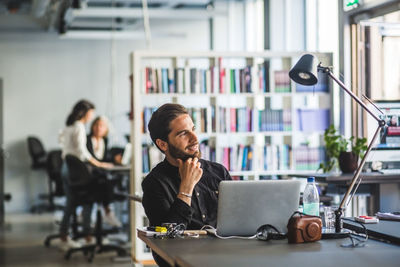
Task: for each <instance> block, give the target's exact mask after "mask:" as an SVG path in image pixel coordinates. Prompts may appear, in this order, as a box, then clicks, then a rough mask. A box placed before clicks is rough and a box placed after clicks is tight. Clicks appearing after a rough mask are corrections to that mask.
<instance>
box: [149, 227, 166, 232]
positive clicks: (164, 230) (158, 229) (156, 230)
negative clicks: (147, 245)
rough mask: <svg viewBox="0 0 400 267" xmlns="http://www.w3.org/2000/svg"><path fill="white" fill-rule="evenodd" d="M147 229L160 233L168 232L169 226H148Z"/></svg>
mask: <svg viewBox="0 0 400 267" xmlns="http://www.w3.org/2000/svg"><path fill="white" fill-rule="evenodd" d="M147 231H155V232H159V233H166V232H167V228H166V227H163V226H147Z"/></svg>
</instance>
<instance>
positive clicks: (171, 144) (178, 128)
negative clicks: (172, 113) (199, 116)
mask: <svg viewBox="0 0 400 267" xmlns="http://www.w3.org/2000/svg"><path fill="white" fill-rule="evenodd" d="M169 126H170V129H171V132H170V133H169V135H168V141H167V144H168V149H167V151H166V153H169V155H170V156H171V157H173V158H175V159H181V160H183V161H186V160H187V159H188V158H194V157H197V158H200V156H201V155H200V150H199V142H198V139H197V136H196V133H195V127H194V124H193V121H192V119H191V118H190V116H189V115H187V114H183V115H180V116H178V117H177V118H175V119H174V120H172V121H171V122H170V124H169Z"/></svg>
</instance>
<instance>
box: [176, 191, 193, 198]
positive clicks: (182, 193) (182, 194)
mask: <svg viewBox="0 0 400 267" xmlns="http://www.w3.org/2000/svg"><path fill="white" fill-rule="evenodd" d="M178 195H181V196H184V197H187V198H192V194H188V193H185V192H179V193H178Z"/></svg>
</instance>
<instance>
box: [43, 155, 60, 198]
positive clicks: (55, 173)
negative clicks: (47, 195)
mask: <svg viewBox="0 0 400 267" xmlns="http://www.w3.org/2000/svg"><path fill="white" fill-rule="evenodd" d="M62 162H63V160H62V158H61V150H52V151H50V152H49V154H48V155H47V164H46V170H47V174H48V176H49V179H50V180H51V181H52V182H53V183H54V184H55V192H52V193H53V194H54V195H56V196H62V195H64V189H63V182H62V178H61V167H62Z"/></svg>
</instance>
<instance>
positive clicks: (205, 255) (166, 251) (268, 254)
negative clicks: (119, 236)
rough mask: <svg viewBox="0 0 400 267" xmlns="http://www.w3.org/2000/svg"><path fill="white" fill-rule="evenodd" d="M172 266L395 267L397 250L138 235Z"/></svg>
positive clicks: (375, 243) (332, 243)
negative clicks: (159, 237)
mask: <svg viewBox="0 0 400 267" xmlns="http://www.w3.org/2000/svg"><path fill="white" fill-rule="evenodd" d="M138 236H139V238H140V239H141V240H143V241H144V242H145V243H146V244H147V245H148V246H149V247H150V248H151V249H153V250H154V251H155V252H157V253H158V254H159V255H160V256H161V257H162V258H164V259H165V260H166V261H167V262H168V263H169V264H171V265H172V266H174V265H177V266H199V267H205V266H207V267H210V266H307V267H312V266H318V267H319V266H324V267H325V266H326V267H337V266H374V267H376V266H385V267H388V266H396V267H398V266H399V255H400V247H399V246H396V245H391V244H387V243H383V242H379V241H375V240H368V243H367V245H366V247H364V248H342V247H340V245H341V244H342V243H344V242H345V243H346V244H347V243H349V242H350V241H349V240H346V239H338V240H320V241H318V242H314V243H307V244H288V243H287V240H272V241H268V242H265V241H259V240H241V239H229V240H222V239H217V238H216V237H212V236H202V237H200V238H198V239H194V238H184V239H181V238H175V239H154V238H152V237H146V236H144V235H143V234H139V235H138Z"/></svg>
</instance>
